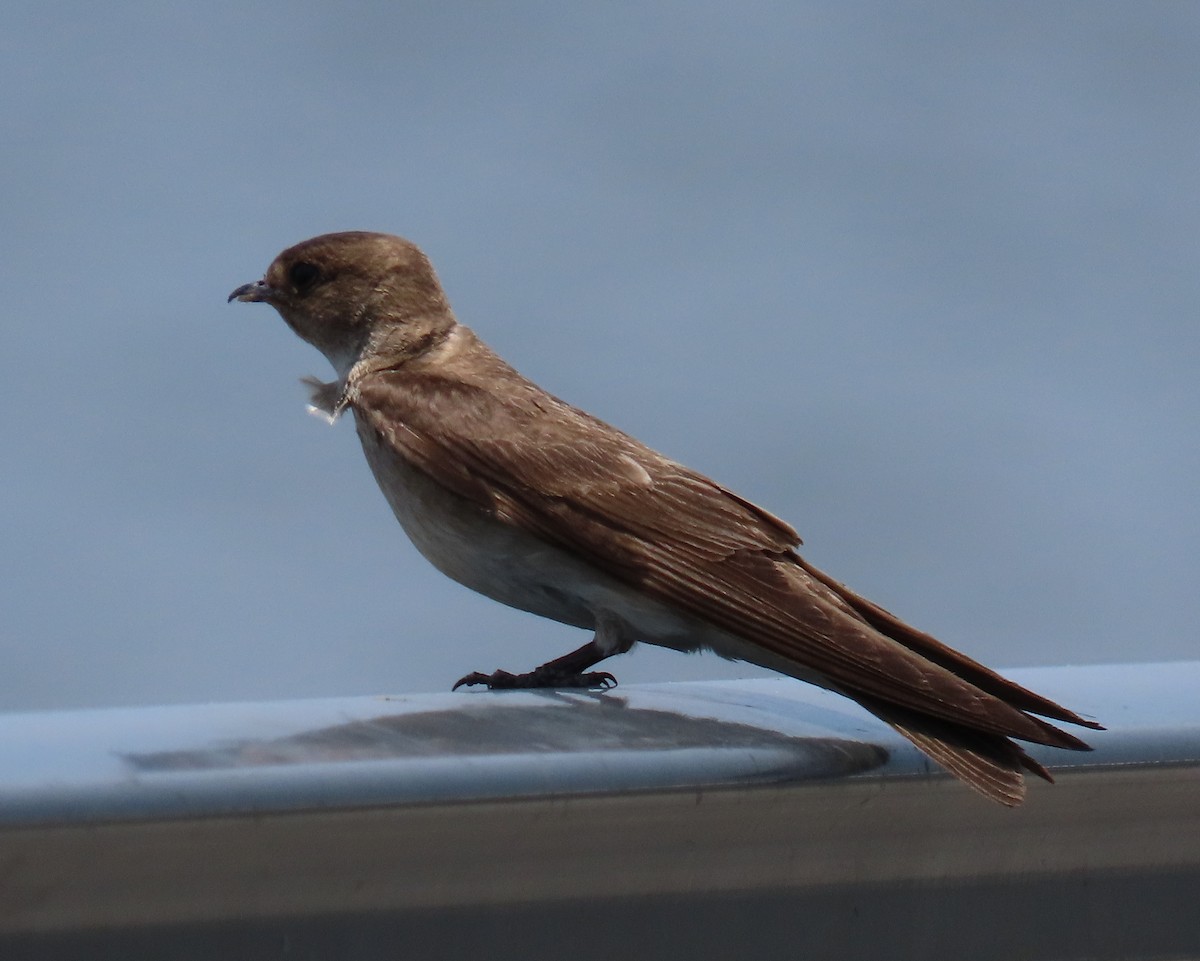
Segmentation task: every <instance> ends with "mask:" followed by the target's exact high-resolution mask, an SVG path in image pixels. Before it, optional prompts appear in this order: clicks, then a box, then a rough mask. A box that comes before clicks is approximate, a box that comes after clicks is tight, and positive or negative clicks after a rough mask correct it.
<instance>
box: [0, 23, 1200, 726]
mask: <svg viewBox="0 0 1200 961" xmlns="http://www.w3.org/2000/svg"><path fill="white" fill-rule="evenodd" d="M5 20H6V23H5V30H4V31H3V33H2V34H0V87H2V89H3V90H4V91H5V92H4V94H3V96H2V98H0V123H2V125H3V130H4V136H3V138H2V140H0V171H2V176H0V210H2V211H3V212H2V214H0V218H2V219H0V223H2V224H3V230H2V231H0V289H2V290H3V296H4V328H3V337H4V340H3V347H2V349H0V399H2V401H3V409H4V416H3V419H2V420H0V648H2V652H0V653H2V657H3V669H2V670H0V709H3V710H19V709H29V708H57V707H75V706H92V705H110V704H139V703H154V702H157V703H166V702H183V701H216V700H235V699H258V698H294V697H306V696H319V695H336V694H365V693H378V692H405V691H443V690H446V689H447V688H448V687H449V685H450V684H451V683H452V682H453V681H454V680H455V679H456V678H458V677H459V676H460V675H461V674H463V673H465V672H467V671H470V670H487V671H490V670H492V669H494V668H496V667H505V668H509V669H513V670H524V669H527V668H530V667H532V666H534V665H535V664H538V663H541V662H542V661H544V660H546V659H548V658H550V657H554V656H556V655H558V654H561V653H563V652H565V651H566V650H568V649H569V648H573V647H575V646H577V645H578V644H581V643H583V641H584V640H586V636H585V635H584V634H582V633H581V632H578V631H575V630H573V629H570V628H566V627H562V626H560V625H556V624H552V623H549V622H544V621H540V620H539V619H537V618H534V617H531V616H528V615H525V614H521V613H518V612H514V611H509V610H507V609H505V608H502V607H500V606H499V605H497V604H494V603H493V602H491V601H488V600H485V599H483V598H480V597H477V596H475V595H473V594H471V593H470V592H468V591H467V590H466V589H464V588H461V587H459V586H457V585H455V584H453V583H452V582H450V581H448V580H446V579H445V578H443V577H442V576H441V575H440V574H438V573H437V572H436V571H434V570H433V569H432V568H431V567H429V566H428V565H427V564H426V563H425V561H423V560H422V559H421V558H420V557H419V555H417V553H416V551H415V550H414V549H413V548H412V547H411V545H409V543H408V542H407V540H406V539H405V537H404V536H403V534H402V532H401V531H400V529H399V527H398V525H397V524H396V523H395V521H394V520H393V518H392V517H391V514H390V512H389V510H388V508H387V506H386V504H385V503H384V500H383V498H382V496H381V495H380V494H379V492H378V490H377V489H376V487H375V484H374V481H373V480H372V478H371V476H370V473H369V471H368V469H367V467H366V465H365V463H364V461H363V458H362V454H361V452H360V450H359V448H358V442H357V439H356V438H355V435H354V430H353V427H352V424H351V423H349V422H341V423H338V424H337V425H335V426H334V427H333V428H330V427H328V426H326V425H324V424H323V423H322V422H320V421H319V420H317V419H315V418H313V417H309V416H307V415H306V414H305V411H304V403H305V393H304V390H303V389H302V387H301V386H300V384H299V382H298V380H299V378H300V377H301V376H303V375H305V374H310V373H315V374H318V375H320V376H322V377H326V376H327V375H328V373H329V371H328V367H327V365H326V364H325V361H324V360H323V359H322V358H321V357H320V356H319V355H318V354H317V353H316V352H315V351H314V350H313V349H312V348H310V347H308V346H307V345H305V344H304V343H302V342H300V341H299V340H297V339H296V338H295V337H293V335H292V334H291V333H290V332H289V331H288V330H287V328H286V327H285V326H284V325H283V323H282V322H281V321H280V320H279V319H278V317H277V316H276V315H275V313H274V311H272V310H270V309H269V308H266V307H255V306H243V305H235V306H226V304H225V297H226V295H227V294H228V293H229V291H230V290H231V289H233V287H235V286H237V285H238V284H241V283H244V282H246V281H251V280H255V279H257V278H258V277H259V276H261V274H262V272H263V270H264V269H265V268H266V266H267V264H268V263H269V262H270V261H271V259H272V258H273V257H274V255H275V254H276V253H277V252H278V251H279V250H280V249H282V248H283V247H285V246H288V245H290V244H292V243H295V242H296V241H299V240H301V239H304V238H306V237H309V236H312V235H314V234H318V233H323V232H325V231H330V230H342V229H371V230H383V231H388V232H392V233H399V234H402V235H404V236H406V237H408V238H410V239H412V240H414V241H416V242H417V243H419V244H420V245H421V246H422V247H424V249H425V250H426V251H427V253H428V254H429V255H430V257H431V258H432V259H433V262H434V264H435V265H436V266H437V268H438V270H439V273H440V275H441V278H442V281H443V283H444V285H445V287H446V289H447V291H448V293H449V296H450V299H451V302H452V303H453V305H454V307H455V309H456V311H457V314H458V316H459V319H460V320H462V321H463V322H464V323H466V324H468V325H470V326H472V327H473V328H475V330H476V331H477V332H479V333H480V335H481V336H482V337H483V338H484V339H485V340H486V341H488V342H489V343H490V344H491V345H492V346H493V347H495V348H496V349H497V350H498V351H500V353H501V354H503V356H505V357H506V358H507V359H508V360H509V361H511V362H512V363H514V364H515V365H516V366H517V367H518V368H519V369H520V370H522V371H523V372H524V373H526V374H527V375H529V376H531V377H532V378H534V379H535V380H537V381H538V382H539V383H541V384H542V385H543V386H544V387H546V388H547V389H549V390H551V391H553V392H554V393H557V394H559V395H560V396H562V397H564V398H566V399H567V400H569V401H571V402H573V403H575V404H577V405H579V406H582V407H584V408H586V409H588V410H590V411H591V412H593V413H595V414H597V415H599V416H601V417H603V418H605V419H607V420H609V421H611V422H612V423H614V424H616V425H618V426H620V427H622V428H624V429H625V430H627V431H629V432H631V433H633V434H635V435H636V436H638V437H640V438H641V439H642V440H644V441H646V442H648V443H649V444H651V445H653V446H655V447H658V448H659V449H661V450H663V451H664V452H666V453H668V454H670V455H671V456H673V457H675V458H677V459H679V460H682V461H684V462H686V463H688V464H689V465H691V466H693V467H695V468H697V469H699V470H702V471H704V472H706V473H708V474H710V475H712V476H713V477H715V478H716V479H718V480H719V481H721V482H722V483H724V484H726V485H728V486H731V487H732V488H734V489H735V490H737V491H738V492H740V493H742V494H744V495H745V496H747V497H750V498H752V499H753V500H756V501H758V502H759V503H761V504H763V505H764V506H765V507H767V508H769V509H770V510H772V511H774V512H776V513H778V514H780V515H781V516H783V517H784V518H786V519H788V520H789V521H791V522H792V523H793V524H794V525H795V526H796V527H797V528H798V529H799V531H800V532H801V534H802V536H803V537H804V538H805V549H804V550H805V554H806V556H807V557H808V558H809V559H810V560H812V561H813V562H814V563H816V564H818V565H819V566H821V567H823V568H825V569H826V570H828V571H829V572H830V573H832V574H833V575H834V576H836V577H838V578H839V579H841V580H843V581H845V582H847V583H849V584H850V585H851V586H853V587H854V588H856V589H857V590H859V591H861V592H863V593H865V594H867V595H868V596H870V597H872V598H873V599H875V600H877V601H878V602H879V603H881V604H883V605H884V606H886V607H888V608H890V609H892V610H894V611H895V612H896V613H898V614H900V615H901V616H903V617H905V618H906V619H908V620H910V621H911V622H913V623H914V624H916V625H918V626H920V627H922V628H924V629H925V630H928V631H931V632H933V633H935V634H937V635H938V636H940V637H941V638H943V639H944V640H945V641H947V642H948V643H951V644H953V645H955V646H957V647H959V648H961V649H963V650H965V651H967V652H969V653H970V654H972V655H974V656H976V657H979V658H981V659H983V660H984V661H986V662H988V663H990V664H993V665H995V666H1001V667H1003V666H1016V665H1031V664H1064V663H1087V662H1101V661H1141V660H1166V659H1180V658H1194V657H1196V656H1197V649H1198V648H1197V627H1196V625H1197V623H1198V622H1200V591H1198V590H1197V586H1196V584H1197V578H1198V575H1200V564H1198V563H1197V544H1198V543H1200V506H1198V505H1197V496H1196V495H1197V482H1198V481H1200V442H1198V438H1197V433H1198V432H1197V427H1198V421H1200V417H1198V415H1200V405H1198V403H1197V400H1198V393H1200V391H1198V387H1197V383H1198V381H1200V377H1198V374H1197V372H1198V371H1200V327H1198V325H1197V303H1198V302H1200V270H1198V269H1197V268H1198V267H1200V263H1198V257H1197V239H1198V234H1197V227H1198V226H1200V216H1198V214H1200V210H1198V204H1200V201H1198V198H1200V173H1198V169H1200V164H1198V162H1197V161H1198V158H1200V69H1198V64H1200V8H1197V7H1196V6H1195V5H1193V4H1176V3H1166V2H1149V3H1141V4H1123V3H1106V2H1101V3H1056V4H1045V3H1033V2H1025V3H1021V2H1018V3H1009V4H1003V5H999V6H996V5H986V4H968V5H964V4H962V3H960V2H957V0H954V2H952V0H942V2H930V3H923V4H918V5H900V6H897V5H895V4H890V3H883V2H868V3H855V4H846V3H841V2H833V0H829V2H812V3H803V2H801V3H796V2H788V3H772V2H765V0H761V2H760V0H748V2H744V3H740V4H737V5H736V6H735V5H730V4H728V3H711V2H689V3H682V2H659V3H655V4H653V5H647V4H637V3H625V2H619V0H618V2H615V3H607V4H603V5H598V4H562V3H559V2H521V0H515V2H512V3H507V4H500V5H483V4H461V3H447V2H445V0H438V2H403V3H394V2H389V3H384V2H376V3H372V2H357V3H355V2H350V3H343V4H323V3H306V2H299V3H289V4H282V3H265V2H256V0H237V2H236V3H234V2H217V3H210V4H203V5H194V6H187V5H163V4H157V3H149V2H126V3H121V4H117V5H109V6H105V7H103V8H101V7H97V6H95V5H94V4H84V3H81V2H74V3H61V4H52V5H47V4H36V5H35V4H31V3H21V2H19V3H17V4H15V5H14V6H12V7H10V8H9V12H8V13H7V14H6V16H5ZM606 666H611V667H612V669H613V670H614V672H615V673H616V674H617V675H618V677H619V678H620V679H621V680H622V682H623V683H631V682H636V681H645V680H669V679H696V678H717V677H741V676H754V675H756V674H759V673H762V672H759V671H756V670H755V669H753V668H749V667H746V666H744V665H737V664H727V663H725V662H722V661H720V660H719V659H717V658H716V657H714V656H711V655H707V656H683V655H678V654H671V653H667V652H660V651H655V650H653V649H650V648H647V647H641V648H638V649H635V651H634V652H633V653H632V654H630V655H628V656H626V657H624V658H622V659H620V661H618V662H615V663H613V664H611V665H606Z"/></svg>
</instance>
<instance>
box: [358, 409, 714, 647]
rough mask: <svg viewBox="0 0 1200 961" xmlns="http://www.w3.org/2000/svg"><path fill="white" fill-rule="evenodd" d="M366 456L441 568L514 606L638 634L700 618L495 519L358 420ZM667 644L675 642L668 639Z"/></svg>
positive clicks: (689, 631)
mask: <svg viewBox="0 0 1200 961" xmlns="http://www.w3.org/2000/svg"><path fill="white" fill-rule="evenodd" d="M358 435H359V438H360V440H361V441H362V445H363V451H364V453H365V454H366V456H367V463H368V464H370V465H371V470H372V471H373V472H374V474H375V480H376V481H377V482H378V484H379V487H380V489H381V490H382V491H383V494H384V496H385V497H386V498H387V501H388V504H390V505H391V508H392V511H393V512H394V513H395V515H396V519H397V520H398V521H399V522H400V525H401V526H402V527H403V528H404V531H405V533H406V534H408V536H409V538H410V539H411V540H412V542H413V544H415V545H416V547H417V550H419V551H420V552H421V553H422V554H423V555H424V556H425V558H426V560H428V561H429V562H430V563H431V564H433V566H434V567H436V568H437V569H438V570H439V571H441V572H442V573H443V574H445V575H446V576H447V577H451V578H453V579H454V580H456V581H458V582H459V583H460V584H463V585H465V586H466V587H469V588H471V589H472V590H474V591H478V592H479V593H480V594H483V595H485V596H487V597H490V598H492V599H493V600H497V601H499V602H500V603H502V604H507V605H508V606H509V607H515V608H518V609H520V610H523V611H529V612H530V613H533V614H538V615H541V616H542V617H549V618H551V619H553V620H556V621H560V622H562V623H564V624H570V625H572V626H573V627H582V628H587V629H590V630H594V629H595V627H596V617H597V615H598V614H599V613H601V612H609V613H613V614H616V615H617V616H618V617H620V618H621V620H623V621H624V622H625V623H626V624H628V625H629V626H630V627H631V628H632V629H634V630H635V631H636V632H637V634H638V639H639V640H647V641H658V642H664V641H667V639H668V638H675V637H677V638H679V639H680V641H684V639H685V638H691V641H690V643H687V642H686V641H684V643H683V644H681V645H680V646H682V647H685V648H694V647H696V646H697V642H696V640H695V639H694V638H692V635H693V634H694V625H692V624H690V623H689V622H688V619H687V618H685V617H684V616H682V615H678V614H676V613H674V612H673V611H671V610H670V609H669V608H667V607H666V606H665V605H663V604H660V603H658V602H657V601H654V600H651V599H649V598H647V597H645V596H644V595H643V594H641V593H640V592H638V591H635V590H633V589H632V588H629V587H627V586H625V585H624V584H621V583H620V582H619V581H617V580H615V579H614V578H612V577H610V576H609V575H607V574H605V573H604V572H602V571H600V570H598V569H596V568H595V567H593V566H592V565H590V564H588V563H586V562H585V561H583V560H580V559H579V558H577V557H574V556H572V555H570V554H568V553H566V552H565V551H562V550H560V549H558V548H557V547H553V546H551V545H549V544H546V543H545V542H544V541H542V540H540V539H538V538H536V537H533V536H532V535H530V534H527V533H525V532H524V531H522V530H520V529H518V528H515V527H512V526H510V525H508V524H504V523H502V522H500V521H497V520H494V519H493V518H491V517H489V516H488V515H487V514H485V513H484V512H483V511H482V510H480V509H479V508H477V507H475V506H474V505H473V504H471V503H469V502H468V501H466V500H464V499H463V498H462V497H459V496H458V495H457V494H454V493H452V492H450V491H448V490H446V489H445V488H444V487H442V486H441V485H439V484H436V483H435V482H433V481H432V480H431V479H430V478H429V477H428V475H426V474H424V473H422V472H421V471H419V470H417V469H416V468H414V467H412V466H411V465H410V464H408V463H407V462H406V461H405V460H404V459H403V458H401V457H399V456H398V455H396V454H395V453H394V452H393V451H392V450H391V448H389V447H387V446H385V445H383V444H381V443H380V442H379V440H378V439H377V437H376V435H375V432H374V430H372V429H371V428H370V427H368V426H366V425H363V424H362V423H361V422H359V431H358ZM667 643H668V646H676V645H674V644H670V643H669V641H668V642H667Z"/></svg>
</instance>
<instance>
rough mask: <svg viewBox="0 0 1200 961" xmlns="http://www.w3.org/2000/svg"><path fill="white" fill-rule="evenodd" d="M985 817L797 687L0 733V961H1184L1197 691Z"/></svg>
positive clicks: (251, 707)
mask: <svg viewBox="0 0 1200 961" xmlns="http://www.w3.org/2000/svg"><path fill="white" fill-rule="evenodd" d="M1011 674H1012V676H1013V677H1014V678H1015V679H1016V680H1018V681H1019V682H1020V683H1022V684H1026V685H1028V686H1030V687H1032V688H1033V689H1035V690H1037V691H1039V692H1040V693H1044V694H1046V695H1047V696H1050V697H1053V698H1055V699H1056V700H1060V701H1061V702H1063V703H1065V704H1068V705H1070V706H1071V707H1072V708H1075V709H1078V710H1080V711H1082V712H1085V713H1087V714H1089V715H1092V716H1095V717H1096V718H1098V719H1099V720H1101V721H1102V722H1103V723H1105V724H1106V725H1108V726H1109V730H1108V731H1106V732H1102V733H1097V734H1092V733H1091V732H1089V733H1088V740H1089V741H1091V742H1092V743H1094V745H1095V747H1096V750H1095V751H1094V752H1093V753H1091V754H1074V753H1069V752H1063V751H1055V750H1053V749H1040V748H1032V749H1031V753H1033V754H1034V755H1035V756H1036V757H1037V758H1038V759H1039V760H1040V761H1042V762H1043V763H1045V764H1046V765H1048V766H1049V767H1050V768H1051V770H1052V772H1053V773H1054V776H1055V778H1056V780H1057V782H1058V783H1057V784H1055V785H1047V784H1043V783H1040V782H1036V779H1035V783H1033V784H1031V785H1030V792H1029V797H1028V799H1027V800H1026V803H1025V804H1024V806H1022V807H1021V808H1018V809H1015V810H1009V809H1005V808H1002V807H1000V806H998V805H995V804H992V803H990V802H988V801H986V800H984V799H983V798H981V797H979V796H977V795H976V794H974V793H973V792H972V791H970V790H969V789H967V788H966V787H964V786H963V785H961V784H959V783H958V782H956V781H954V780H953V779H951V778H950V777H948V776H946V775H943V774H942V773H940V772H939V771H938V770H936V769H935V768H933V767H932V765H930V764H929V763H928V762H927V761H926V760H925V759H924V758H923V756H921V755H920V754H918V753H917V752H916V751H915V750H914V749H913V748H911V747H910V746H909V745H908V743H907V742H905V741H903V740H902V739H900V738H899V737H898V736H896V735H894V734H893V733H892V732H891V731H890V729H888V728H887V727H885V726H883V725H882V724H880V723H879V722H878V721H876V720H875V719H874V718H872V717H870V716H869V715H867V714H865V713H864V712H862V711H860V710H859V709H858V708H857V707H855V705H853V704H851V703H850V702H848V701H846V700H844V699H841V698H838V697H836V696H834V695H831V694H828V693H826V692H823V691H819V690H816V689H813V688H811V687H809V686H807V685H803V684H800V683H798V682H795V681H791V680H787V679H780V680H766V681H744V682H712V683H687V684H660V685H641V686H631V687H619V688H617V689H615V690H613V691H609V692H605V693H588V692H561V691H559V692H509V693H502V694H496V693H492V694H488V693H458V694H435V695H421V696H399V697H362V698H344V699H329V700H318V701H302V702H290V703H278V704H224V705H204V706H189V707H158V708H137V709H110V710H99V711H76V712H54V713H41V714H37V713H30V714H12V715H7V716H0V958H4V959H17V958H26V957H28V958H66V957H80V958H84V957H86V958H89V959H104V958H122V959H126V958H140V957H153V958H175V957H179V958H191V957H195V958H201V957H203V958H225V957H231V958H232V957H237V958H250V957H263V958H268V957H270V958H274V957H282V958H292V957H303V958H309V957H312V958H338V959H376V958H388V959H392V958H423V957H429V958H446V959H449V958H472V959H479V958H489V959H490V958H498V959H504V958H521V959H523V961H528V959H532V958H569V959H572V961H581V959H590V958H604V959H606V961H611V959H612V958H614V957H621V958H687V959H689V961H695V959H702V958H752V959H772V958H789V959H791V958H814V959H843V958H868V957H869V958H881V957H883V958H888V959H905V958H914V959H915V958H920V959H932V958H955V959H972V961H987V959H993V958H995V959H1001V958H1002V959H1005V961H1013V959H1040V958H1047V959H1049V958H1056V959H1066V958H1071V959H1074V958H1079V959H1083V958H1089V959H1090V958H1200V909H1198V905H1200V693H1198V692H1200V662H1196V663H1183V664H1157V665H1154V664H1151V665H1119V666H1104V667H1085V668H1052V669H1039V670H1027V671H1013V672H1011Z"/></svg>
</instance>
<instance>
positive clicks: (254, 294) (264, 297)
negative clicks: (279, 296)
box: [225, 280, 275, 304]
mask: <svg viewBox="0 0 1200 961" xmlns="http://www.w3.org/2000/svg"><path fill="white" fill-rule="evenodd" d="M274 296H275V288H274V287H272V286H271V285H270V284H268V283H267V282H266V281H265V280H256V281H254V283H252V284H242V286H240V287H239V288H238V289H237V290H235V291H234V292H233V293H232V294H230V295H229V299H228V300H226V301H225V303H227V304H231V303H233V302H234V301H235V300H240V301H241V302H242V303H243V304H257V303H262V302H264V301H265V302H267V303H270V302H271V300H272V299H273V298H274Z"/></svg>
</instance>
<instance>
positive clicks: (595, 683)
mask: <svg viewBox="0 0 1200 961" xmlns="http://www.w3.org/2000/svg"><path fill="white" fill-rule="evenodd" d="M475 684H483V685H485V686H486V687H487V689H488V690H489V691H510V690H528V689H530V688H539V687H574V688H591V689H597V688H598V689H599V690H602V691H607V690H608V689H609V688H612V687H616V686H617V679H616V678H615V677H613V676H612V675H611V674H609V673H608V671H588V672H581V671H573V672H572V671H564V670H562V669H556V668H552V667H551V666H550V665H549V664H543V665H542V666H541V667H537V668H534V669H533V670H532V671H530V672H529V673H528V674H512V673H510V672H509V671H493V672H492V673H491V674H481V673H479V671H473V672H472V673H470V674H467V675H466V676H465V677H460V678H459V679H458V680H457V681H456V682H455V684H454V687H452V688H451V689H450V690H452V691H457V690H458V689H459V688H460V687H471V686H472V685H475Z"/></svg>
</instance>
